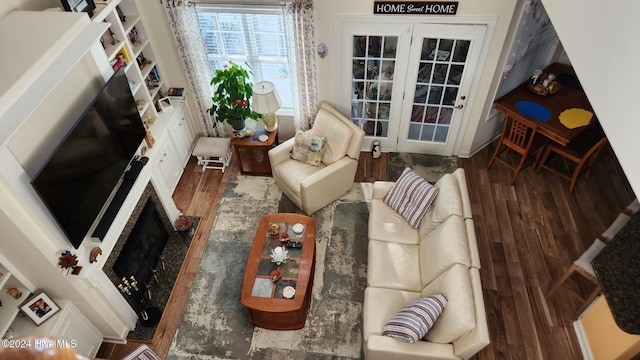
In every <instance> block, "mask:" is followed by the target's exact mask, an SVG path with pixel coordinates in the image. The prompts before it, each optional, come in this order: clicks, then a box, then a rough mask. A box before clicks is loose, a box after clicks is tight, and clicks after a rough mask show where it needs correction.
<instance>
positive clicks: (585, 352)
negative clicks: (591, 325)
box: [573, 319, 593, 360]
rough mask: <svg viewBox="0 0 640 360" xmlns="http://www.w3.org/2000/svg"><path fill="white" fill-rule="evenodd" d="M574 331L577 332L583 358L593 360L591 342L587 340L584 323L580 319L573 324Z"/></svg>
mask: <svg viewBox="0 0 640 360" xmlns="http://www.w3.org/2000/svg"><path fill="white" fill-rule="evenodd" d="M573 329H574V330H575V332H576V337H577V338H578V343H579V344H580V350H582V358H583V359H585V360H593V355H592V354H591V348H589V340H587V334H586V333H585V332H584V328H583V327H582V322H581V321H580V320H579V319H578V320H576V321H574V322H573Z"/></svg>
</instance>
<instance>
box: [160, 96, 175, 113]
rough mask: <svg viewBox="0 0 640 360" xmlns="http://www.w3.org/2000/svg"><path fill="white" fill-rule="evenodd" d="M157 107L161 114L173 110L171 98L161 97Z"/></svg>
mask: <svg viewBox="0 0 640 360" xmlns="http://www.w3.org/2000/svg"><path fill="white" fill-rule="evenodd" d="M158 107H159V108H160V111H162V112H166V111H169V110H173V105H172V104H171V98H169V97H168V96H167V97H163V98H161V99H159V100H158Z"/></svg>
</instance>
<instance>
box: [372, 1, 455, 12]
mask: <svg viewBox="0 0 640 360" xmlns="http://www.w3.org/2000/svg"><path fill="white" fill-rule="evenodd" d="M457 11H458V2H457V1H374V2H373V13H374V14H401V15H418V14H421V15H455V14H456V12H457Z"/></svg>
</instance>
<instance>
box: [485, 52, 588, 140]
mask: <svg viewBox="0 0 640 360" xmlns="http://www.w3.org/2000/svg"><path fill="white" fill-rule="evenodd" d="M543 72H544V73H546V74H554V75H555V79H556V81H558V83H559V84H560V87H559V90H558V91H557V93H555V94H548V95H538V94H536V93H534V92H533V91H532V90H530V89H529V86H528V84H529V83H530V82H531V80H527V81H526V82H524V83H522V84H521V85H520V86H518V87H517V88H515V89H513V90H512V91H510V92H509V93H507V94H506V95H504V96H502V97H501V98H499V99H498V100H496V101H495V103H494V104H495V107H496V110H498V111H500V112H502V113H504V114H505V115H506V116H510V117H512V118H516V119H521V118H523V119H527V120H530V121H533V122H534V123H535V124H536V125H538V130H537V131H538V133H540V134H542V135H544V136H546V137H547V138H549V139H551V140H553V141H555V142H557V143H558V144H560V145H562V146H566V145H567V144H569V143H570V142H571V140H572V139H574V138H575V137H576V136H578V135H579V134H580V133H582V132H583V131H584V130H585V129H586V128H587V127H588V126H591V125H593V124H594V123H596V122H597V119H596V116H595V114H594V115H593V117H592V118H591V121H590V122H589V124H588V125H585V126H579V127H576V128H573V129H570V128H568V127H567V126H565V125H563V124H562V123H561V121H560V114H561V113H562V112H563V111H565V110H569V109H576V108H577V109H584V110H586V111H590V112H591V113H593V108H592V107H591V104H590V102H589V99H588V98H587V95H586V94H585V92H584V90H583V89H582V87H581V86H580V82H579V81H578V78H577V77H576V74H575V72H574V70H573V68H572V67H571V66H569V65H565V64H561V63H554V64H551V65H550V66H549V67H547V68H546V69H544V70H543ZM520 102H533V103H535V104H536V105H537V106H542V107H544V108H546V109H547V110H548V112H549V113H550V115H551V116H550V118H549V119H548V120H547V121H543V120H540V119H538V118H536V117H532V116H529V115H527V114H525V113H523V112H522V111H521V110H520V109H519V108H518V103H520Z"/></svg>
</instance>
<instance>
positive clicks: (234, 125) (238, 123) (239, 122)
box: [230, 118, 245, 130]
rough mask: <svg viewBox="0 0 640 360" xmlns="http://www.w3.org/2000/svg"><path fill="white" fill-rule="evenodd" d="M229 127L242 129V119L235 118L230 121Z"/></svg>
mask: <svg viewBox="0 0 640 360" xmlns="http://www.w3.org/2000/svg"><path fill="white" fill-rule="evenodd" d="M230 124H231V127H232V128H233V130H242V129H244V126H245V125H244V119H243V118H237V119H235V120H233V121H231V122H230Z"/></svg>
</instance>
